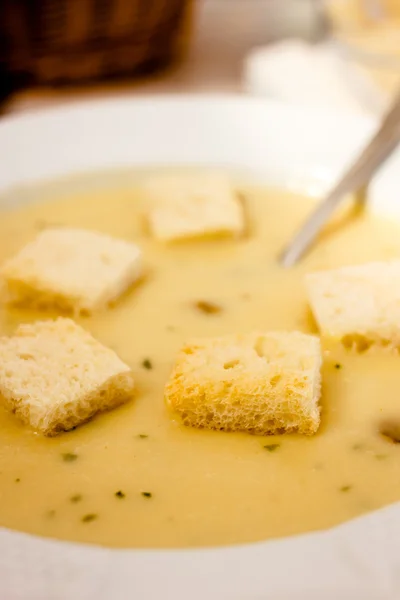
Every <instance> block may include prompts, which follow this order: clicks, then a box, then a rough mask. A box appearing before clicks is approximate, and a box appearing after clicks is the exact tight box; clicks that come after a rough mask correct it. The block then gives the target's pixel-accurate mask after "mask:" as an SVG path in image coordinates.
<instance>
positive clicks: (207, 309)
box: [195, 300, 222, 315]
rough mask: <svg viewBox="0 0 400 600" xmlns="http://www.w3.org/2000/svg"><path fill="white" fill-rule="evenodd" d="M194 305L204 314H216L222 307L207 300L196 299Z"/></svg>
mask: <svg viewBox="0 0 400 600" xmlns="http://www.w3.org/2000/svg"><path fill="white" fill-rule="evenodd" d="M195 307H196V308H197V309H198V310H200V311H201V312H202V313H204V314H206V315H216V314H218V313H220V312H221V311H222V307H221V306H219V305H218V304H215V303H214V302H208V300H198V301H197V302H196V303H195Z"/></svg>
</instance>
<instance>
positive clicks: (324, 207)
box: [279, 94, 400, 267]
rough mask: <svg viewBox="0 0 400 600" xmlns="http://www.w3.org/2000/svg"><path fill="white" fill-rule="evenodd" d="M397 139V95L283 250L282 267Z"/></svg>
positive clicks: (399, 112)
mask: <svg viewBox="0 0 400 600" xmlns="http://www.w3.org/2000/svg"><path fill="white" fill-rule="evenodd" d="M399 142H400V94H399V95H398V96H397V97H396V100H395V102H394V104H393V105H392V108H391V109H390V110H389V112H388V113H387V115H386V117H385V118H384V120H383V122H382V124H381V127H380V128H379V130H378V132H377V133H376V134H375V135H374V137H373V138H372V140H371V141H370V142H369V144H368V145H367V147H366V148H365V149H364V150H363V151H362V153H361V155H360V156H359V157H358V159H357V160H356V161H355V163H354V164H353V165H352V166H351V167H350V169H349V170H348V171H347V172H346V173H345V175H344V176H343V177H342V179H341V180H340V181H339V182H338V183H337V184H336V185H335V187H334V188H333V189H332V190H331V192H330V193H329V194H328V196H327V197H326V198H325V199H324V200H323V201H322V202H321V204H320V205H319V206H318V207H317V209H316V210H315V212H314V213H313V214H312V215H311V216H310V217H309V219H308V220H307V221H306V223H305V224H304V225H303V227H302V228H301V229H300V231H299V232H298V233H297V234H296V235H295V237H294V239H293V240H292V241H291V242H290V244H289V246H287V248H285V250H284V251H283V252H282V254H281V255H280V257H279V262H280V263H281V265H282V266H284V267H291V266H293V265H294V264H295V263H296V262H297V261H298V260H299V258H301V256H303V254H304V253H305V252H306V250H308V248H309V247H310V246H311V244H312V242H313V241H314V239H315V238H316V236H317V235H318V233H319V232H320V231H321V229H322V227H323V226H324V225H325V223H326V222H327V221H328V219H329V217H330V216H331V214H332V213H333V211H334V210H335V208H336V207H337V206H338V204H339V203H340V202H341V201H342V200H343V198H344V196H345V195H347V194H349V193H350V192H354V191H357V190H359V189H360V188H361V187H363V186H364V185H366V184H367V183H368V182H369V181H370V180H371V178H372V176H373V175H374V173H375V172H376V171H377V169H378V168H379V167H380V166H381V165H382V163H383V162H384V161H385V160H386V159H387V158H388V157H389V156H390V155H391V154H392V152H393V151H394V150H395V149H396V147H397V145H398V143H399Z"/></svg>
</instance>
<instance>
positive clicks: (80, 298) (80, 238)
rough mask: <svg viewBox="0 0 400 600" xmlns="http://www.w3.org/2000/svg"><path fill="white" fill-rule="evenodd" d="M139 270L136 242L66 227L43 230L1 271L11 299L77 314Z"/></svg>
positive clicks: (106, 299) (111, 295) (104, 300)
mask: <svg viewBox="0 0 400 600" xmlns="http://www.w3.org/2000/svg"><path fill="white" fill-rule="evenodd" d="M141 274H142V257H141V251H140V249H139V248H138V247H137V246H136V245H134V244H131V243H129V242H126V241H124V240H119V239H114V238H112V237H110V236H108V235H105V234H102V233H97V232H94V231H85V230H81V229H69V228H57V229H46V230H44V231H42V232H41V233H40V234H39V235H38V236H37V237H36V238H35V239H34V240H33V241H32V242H31V243H29V244H28V245H27V246H25V247H24V248H22V250H20V252H19V253H18V254H17V255H16V256H14V257H13V258H11V259H9V260H8V261H7V262H6V263H5V264H4V265H3V266H2V267H1V269H0V277H2V278H3V280H4V282H5V284H6V287H7V292H8V301H9V302H10V303H12V304H20V305H23V306H31V307H40V308H43V307H57V308H61V309H62V310H65V309H67V310H73V311H74V312H76V313H79V312H88V313H90V312H92V311H94V310H95V309H99V308H103V307H105V306H107V305H108V304H109V303H110V302H112V301H113V300H115V299H116V298H117V297H118V296H120V294H122V293H123V292H124V291H125V290H126V289H127V288H128V287H129V286H130V285H131V284H133V283H134V282H135V281H136V280H137V279H138V278H139V277H140V276H141Z"/></svg>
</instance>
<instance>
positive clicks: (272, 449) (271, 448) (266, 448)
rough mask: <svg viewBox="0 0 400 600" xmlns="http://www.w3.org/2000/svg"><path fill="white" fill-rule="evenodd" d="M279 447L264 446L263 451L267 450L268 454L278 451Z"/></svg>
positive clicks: (274, 445)
mask: <svg viewBox="0 0 400 600" xmlns="http://www.w3.org/2000/svg"><path fill="white" fill-rule="evenodd" d="M279 447H280V444H267V445H266V446H264V448H265V450H267V451H268V452H275V450H278V448H279Z"/></svg>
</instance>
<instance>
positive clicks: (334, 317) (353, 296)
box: [306, 261, 400, 350]
mask: <svg viewBox="0 0 400 600" xmlns="http://www.w3.org/2000/svg"><path fill="white" fill-rule="evenodd" d="M306 287H307V291H308V297H309V300H310V304H311V308H312V311H313V313H314V316H315V319H316V321H317V324H318V326H319V329H320V330H321V332H322V334H323V335H325V336H329V337H333V338H336V339H338V340H342V341H343V343H344V344H345V345H346V346H355V347H356V348H357V349H358V350H363V349H364V350H365V349H367V348H368V347H369V346H370V345H372V344H379V345H380V344H383V345H393V346H398V345H399V344H400V261H390V262H374V263H367V264H364V265H359V266H350V267H342V268H340V269H334V270H331V271H321V272H317V273H311V274H309V275H307V276H306Z"/></svg>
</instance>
